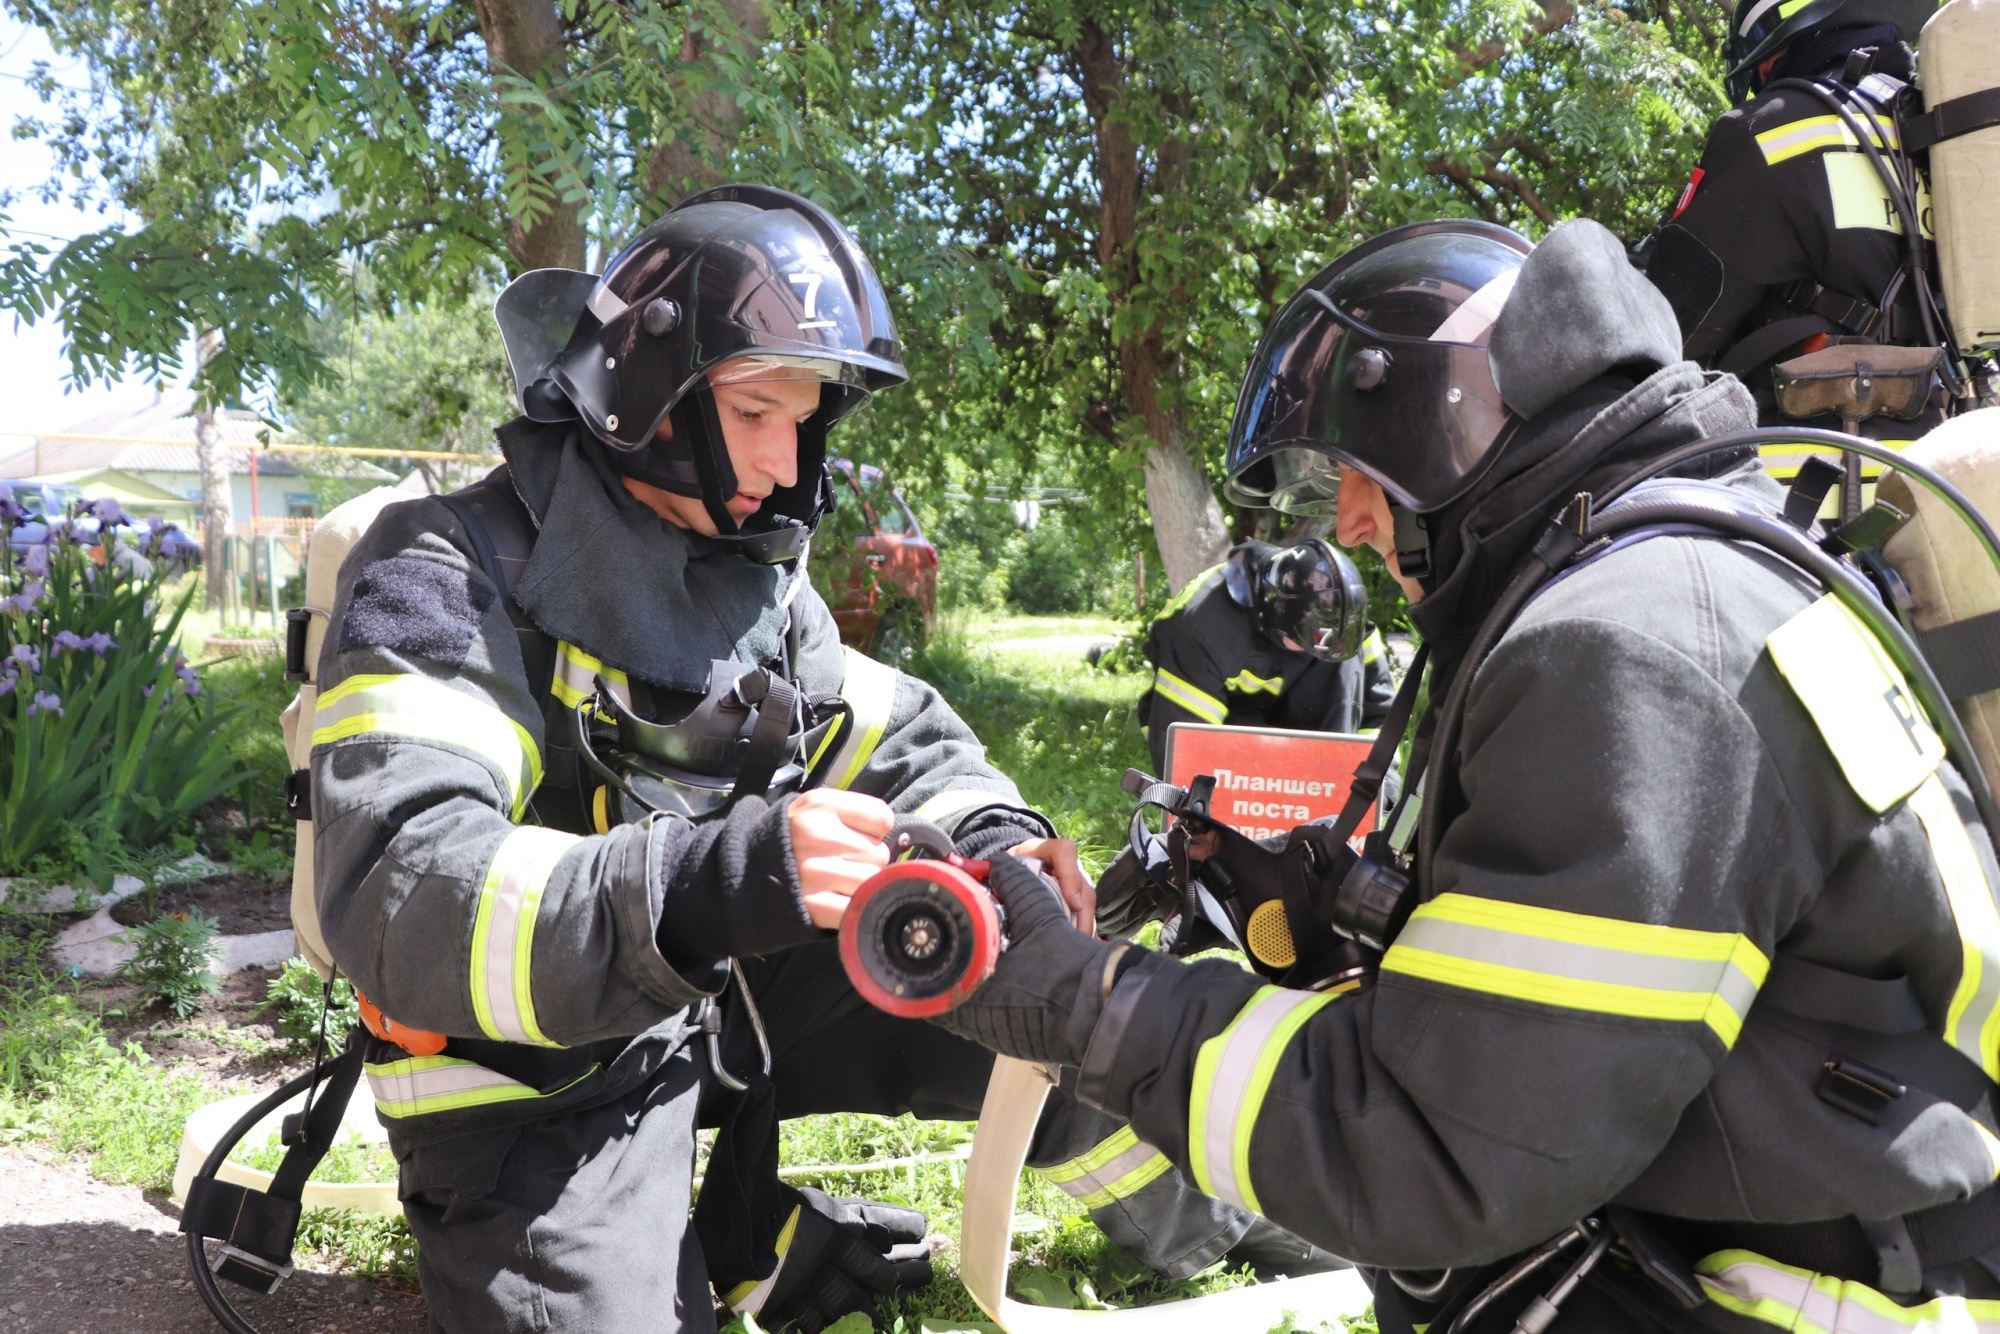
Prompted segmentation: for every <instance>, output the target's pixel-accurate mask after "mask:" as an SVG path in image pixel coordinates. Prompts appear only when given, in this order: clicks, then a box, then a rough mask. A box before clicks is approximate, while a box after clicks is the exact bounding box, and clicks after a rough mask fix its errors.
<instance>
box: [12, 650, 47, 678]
mask: <svg viewBox="0 0 2000 1334" xmlns="http://www.w3.org/2000/svg"><path fill="white" fill-rule="evenodd" d="M7 656H8V658H9V659H11V660H12V661H13V662H15V663H18V664H19V665H20V666H22V667H26V668H27V669H28V670H29V671H30V672H39V671H41V670H42V651H41V650H40V649H38V648H36V647H35V646H34V645H33V644H16V645H14V649H13V651H12V652H11V653H9V654H8V655H7Z"/></svg>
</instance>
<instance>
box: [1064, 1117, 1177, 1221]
mask: <svg viewBox="0 0 2000 1334" xmlns="http://www.w3.org/2000/svg"><path fill="white" fill-rule="evenodd" d="M1172 1166H1173V1164H1171V1163H1169V1162H1168V1161H1167V1156H1166V1155H1165V1154H1163V1153H1161V1152H1160V1151H1159V1150H1158V1149H1156V1148H1154V1147H1153V1146H1152V1145H1150V1144H1148V1143H1146V1142H1145V1141H1144V1140H1142V1139H1140V1138H1139V1136H1138V1135H1137V1133H1135V1132H1134V1131H1133V1129H1132V1127H1130V1126H1126V1127H1124V1128H1123V1129H1121V1130H1119V1131H1118V1133H1116V1134H1114V1135H1112V1136H1111V1137H1110V1138H1108V1139H1106V1140H1105V1141H1104V1142H1103V1143H1102V1144H1099V1145H1098V1146H1097V1147H1096V1148H1094V1149H1092V1150H1091V1151H1090V1152H1089V1153H1086V1154H1084V1155H1082V1156H1081V1157H1077V1158H1072V1159H1070V1160H1069V1161H1068V1162H1066V1163H1058V1164H1056V1165H1055V1166H1054V1167H1046V1168H1043V1169H1042V1175H1043V1176H1045V1177H1047V1178H1048V1179H1049V1180H1050V1181H1052V1182H1054V1183H1055V1184H1056V1185H1058V1186H1060V1187H1062V1188H1063V1190H1064V1191H1066V1192H1068V1193H1069V1194H1071V1195H1073V1196H1075V1197H1076V1199H1077V1200H1078V1201H1079V1202H1080V1203H1081V1204H1082V1205H1083V1207H1084V1208H1086V1209H1102V1208H1104V1207H1105V1206H1106V1205H1108V1204H1111V1203H1113V1202H1115V1201H1118V1200H1123V1199H1127V1198H1129V1197H1130V1196H1133V1195H1136V1194H1138V1193H1139V1192H1140V1191H1142V1190H1144V1189H1145V1188H1146V1187H1147V1186H1149V1185H1151V1184H1152V1183H1153V1182H1155V1181H1157V1180H1159V1179H1160V1177H1162V1176H1164V1175H1165V1174H1166V1173H1167V1171H1168V1170H1169V1169H1170V1168H1171V1167H1172Z"/></svg>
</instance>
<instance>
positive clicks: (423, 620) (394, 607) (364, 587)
mask: <svg viewBox="0 0 2000 1334" xmlns="http://www.w3.org/2000/svg"><path fill="white" fill-rule="evenodd" d="M492 606H493V589H492V588H491V587H490V586H488V585H487V584H486V583H485V582H484V581H481V582H479V583H477V584H475V583H474V582H473V581H472V580H471V579H469V578H468V577H467V576H466V572H465V571H464V570H455V569H453V568H451V567H450V566H449V565H445V564H443V563H442V562H439V561H434V560H422V559H419V558H418V557H415V556H390V557H387V558H385V559H383V560H372V561H369V562H368V563H367V564H366V565H364V566H362V567H361V570H360V573H358V574H356V575H355V577H354V587H353V591H352V592H351V593H350V594H349V595H348V599H347V614H346V615H345V616H343V617H342V618H341V622H340V651H341V652H342V653H346V652H348V651H349V650H352V649H364V648H385V649H390V650H392V651H394V652H397V653H407V654H409V655H410V656H412V657H417V658H424V659H427V660H428V661H431V662H437V663H443V664H444V665H446V666H448V667H456V666H459V665H460V664H461V663H463V662H464V661H465V657H466V653H467V652H468V651H469V650H470V649H471V648H472V641H473V639H474V638H475V637H476V636H477V635H478V634H479V625H480V622H481V621H483V620H484V619H485V617H486V613H487V611H488V610H490V609H491V608H492Z"/></svg>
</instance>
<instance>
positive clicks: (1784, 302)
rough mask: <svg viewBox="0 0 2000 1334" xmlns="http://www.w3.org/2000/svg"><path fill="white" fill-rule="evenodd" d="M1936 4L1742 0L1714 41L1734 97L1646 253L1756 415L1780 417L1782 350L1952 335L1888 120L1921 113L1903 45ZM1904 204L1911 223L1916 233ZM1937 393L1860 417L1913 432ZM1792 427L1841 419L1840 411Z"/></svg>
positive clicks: (1919, 199)
mask: <svg viewBox="0 0 2000 1334" xmlns="http://www.w3.org/2000/svg"><path fill="white" fill-rule="evenodd" d="M1936 8H1937V6H1936V4H1935V2H1934V0H1806V3H1803V4H1801V3H1797V0H1737V4H1736V7H1735V12H1734V14H1733V15H1732V16H1731V19H1730V26H1729V37H1728V41H1727V43H1726V45H1725V48H1724V50H1725V58H1726V59H1727V61H1728V63H1729V75H1728V87H1729V93H1730V96H1731V98H1732V100H1733V101H1735V102H1736V104H1737V105H1736V106H1735V108H1734V109H1732V110H1731V111H1729V112H1727V113H1725V114H1724V115H1723V116H1722V117H1721V119H1719V120H1718V121H1716V123H1715V126H1714V128H1713V129H1712V130H1711V131H1710V132H1709V137H1708V144H1707V147H1706V148H1705V149H1704V150H1703V152H1702V156H1701V161H1700V164H1699V165H1698V166H1696V167H1695V169H1694V174H1693V176H1692V177H1691V178H1690V180H1689V181H1688V184H1687V188H1686V189H1685V190H1683V191H1682V192H1681V195H1680V198H1679V200H1678V201H1677V202H1676V203H1675V205H1674V209H1673V212H1672V214H1671V215H1670V216H1669V217H1668V218H1667V220H1666V221H1665V222H1663V223H1662V224H1661V226H1660V227H1659V228H1658V230H1656V231H1655V232H1654V234H1653V235H1652V236H1651V237H1650V238H1649V239H1648V240H1647V241H1646V242H1645V244H1644V246H1643V247H1642V254H1643V256H1644V262H1645V265H1646V272H1647V274H1648V276H1649V277H1651V278H1652V280H1653V282H1654V283H1655V284H1656V285H1657V286H1658V287H1659V289H1660V290H1661V291H1662V292H1663V293H1665V294H1666V297H1667V299H1668V301H1669V302H1671V303H1672V305H1673V308H1674V314H1675V317H1676V318H1677V319H1678V320H1679V322H1680V326H1681V332H1682V335H1683V339H1684V342H1683V346H1684V349H1685V351H1686V353H1687V355H1688V356H1689V357H1690V358H1692V359H1694V360H1696V361H1700V362H1701V363H1702V364H1704V365H1706V366H1711V367H1714V368H1717V369H1721V370H1725V371H1729V372H1731V373H1732V374H1734V375H1736V376H1737V377H1738V378H1739V379H1741V380H1742V381H1743V382H1744V384H1745V385H1746V386H1747V387H1748V388H1749V389H1750V392H1751V393H1752V394H1753V395H1754V396H1755V397H1756V400H1757V405H1758V413H1759V419H1760V421H1761V422H1762V423H1763V424H1764V425H1767V426H1772V425H1781V424H1783V423H1784V422H1786V421H1787V420H1790V419H1788V418H1786V417H1785V416H1783V415H1782V414H1781V413H1780V412H1779V409H1778V403H1777V398H1776V394H1775V389H1774V385H1773V382H1772V374H1771V370H1772V367H1773V366H1774V365H1776V364H1778V363H1781V362H1784V361H1787V360H1790V359H1792V358H1794V357H1798V356H1800V355H1803V354H1806V353H1812V352H1817V351H1820V350H1821V349H1823V348H1825V347H1827V346H1828V345H1829V344H1836V343H1845V342H1864V343H1886V344H1897V345H1901V346H1909V347H1937V346H1939V345H1940V343H1941V340H1942V339H1943V337H1944V336H1945V322H1944V320H1943V319H1942V317H1941V315H1940V312H1939V310H1938V303H1937V298H1936V296H1935V290H1936V289H1935V280H1934V276H1933V266H1932V264H1931V262H1930V260H1929V258H1928V255H1929V251H1930V245H1929V242H1930V240H1931V238H1930V236H1929V227H1930V194H1929V190H1928V187H1927V185H1926V183H1925V180H1924V177H1923V173H1922V172H1920V171H1919V170H1918V169H1917V167H1916V165H1915V163H1914V162H1913V160H1912V159H1911V157H1910V156H1909V155H1908V154H1907V153H1906V152H1905V151H1904V146H1903V144H1902V142H1901V138H1900V132H1899V130H1898V117H1899V114H1907V113H1909V112H1910V111H1913V110H1916V109H1919V108H1918V105H1917V103H1916V102H1915V100H1914V99H1915V94H1914V92H1913V90H1911V89H1910V88H1909V84H1910V83H1911V81H1912V80H1913V79H1914V77H1915V75H1914V64H1915V62H1914V59H1913V57H1912V55H1911V52H1910V45H1909V44H1910V43H1913V42H1914V41H1915V40H1916V38H1917V33H1918V31H1919V30H1920V29H1921V28H1922V27H1923V25H1924V21H1925V20H1926V19H1927V18H1929V17H1930V15H1931V14H1932V13H1933V12H1934V11H1935V10H1936ZM1885 173H1886V174H1887V176H1888V177H1889V178H1891V179H1885ZM1911 217H1913V218H1914V220H1915V222H1916V225H1917V228H1918V231H1919V232H1920V233H1921V234H1922V235H1921V236H1920V237H1919V238H1916V239H1915V241H1914V244H1913V240H1912V238H1911V237H1910V236H1909V234H1908V229H1907V227H1906V226H1905V223H1906V220H1908V219H1909V218H1911ZM1944 402H1945V390H1944V388H1943V386H1942V383H1941V382H1940V384H1939V386H1938V388H1937V392H1936V394H1935V397H1934V401H1933V402H1931V403H1930V404H1928V405H1927V406H1926V407H1925V408H1924V410H1923V412H1922V415H1921V416H1920V417H1919V418H1918V419H1915V420H1897V419H1894V418H1889V417H1876V418H1871V419H1869V420H1867V421H1865V422H1863V423H1862V431H1863V433H1864V434H1868V435H1871V436H1875V437H1878V438H1882V439H1893V440H1909V439H1914V438H1915V437H1916V436H1918V435H1921V434H1922V433H1923V432H1924V431H1925V430H1927V429H1929V427H1931V426H1933V425H1935V424H1936V423H1937V422H1938V421H1939V420H1941V419H1942V406H1943V404H1944ZM1802 424H1807V425H1812V426H1819V427H1826V428H1828V429H1831V430H1839V429H1841V421H1840V418H1839V417H1837V416H1833V415H1823V416H1821V417H1819V418H1816V419H1812V420H1809V421H1807V422H1804V423H1802ZM1799 457H1800V456H1799V454H1798V453H1797V452H1796V451H1794V452H1793V453H1791V454H1788V455H1787V454H1770V453H1767V462H1768V463H1770V464H1771V465H1772V468H1773V471H1774V472H1775V473H1776V474H1777V475H1779V476H1789V475H1791V474H1792V473H1793V472H1795V471H1796V470H1797V466H1798V461H1799ZM1873 473H1874V469H1873V468H1872V466H1871V468H1870V469H1869V475H1871V476H1872V475H1873Z"/></svg>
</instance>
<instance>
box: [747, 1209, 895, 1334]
mask: <svg viewBox="0 0 2000 1334" xmlns="http://www.w3.org/2000/svg"><path fill="white" fill-rule="evenodd" d="M791 1193H792V1194H793V1195H795V1196H796V1197H797V1203H796V1204H795V1205H794V1206H793V1208H792V1213H791V1217H790V1218H788V1219H787V1220H786V1222H785V1226H784V1230H783V1231H781V1232H780V1233H779V1234H778V1267H777V1268H776V1269H775V1270H773V1271H772V1272H771V1276H770V1277H769V1278H766V1279H764V1280H763V1281H761V1282H758V1281H756V1280H751V1281H749V1282H745V1283H739V1284H737V1285H736V1287H734V1288H733V1289H731V1290H730V1291H729V1292H728V1293H727V1294H726V1295H725V1296H724V1300H725V1301H726V1302H728V1304H729V1307H730V1309H731V1310H734V1311H744V1312H748V1313H750V1314H751V1315H753V1316H755V1317H756V1319H757V1323H758V1325H759V1326H761V1327H762V1328H764V1329H767V1330H771V1331H773V1334H776V1332H777V1331H781V1330H796V1331H797V1332H798V1334H820V1331H821V1330H823V1329H825V1328H826V1327H827V1326H828V1325H831V1324H833V1323H834V1322H835V1321H837V1320H839V1319H840V1318H841V1317H842V1316H845V1315H851V1314H853V1313H854V1312H856V1311H859V1312H862V1313H863V1314H865V1315H867V1316H868V1317H869V1319H871V1320H873V1319H875V1301H876V1299H877V1298H878V1297H886V1296H888V1295H889V1294H890V1293H893V1292H897V1291H899V1290H903V1289H915V1288H921V1287H924V1286H926V1285H928V1284H929V1283H930V1281H931V1250H930V1244H929V1243H928V1242H926V1241H925V1240H924V1231H925V1229H926V1228H927V1226H928V1223H927V1222H926V1220H925V1218H924V1216H923V1215H922V1214H920V1213H918V1212H917V1211H916V1210H915V1209H904V1208H900V1207H899V1206H897V1205H893V1204H877V1203H875V1202H874V1201H872V1200H836V1199H834V1198H833V1197H831V1196H829V1195H826V1194H825V1193H823V1192H821V1191H817V1190H814V1189H812V1188H811V1187H810V1186H807V1187H804V1188H802V1189H800V1190H796V1191H792V1192H791ZM878 1323H879V1322H878Z"/></svg>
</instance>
